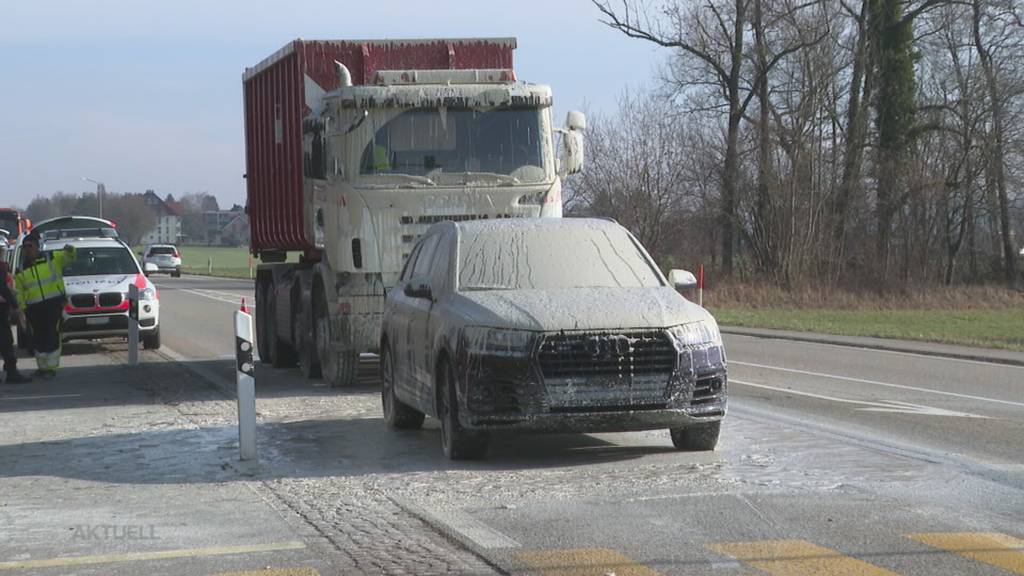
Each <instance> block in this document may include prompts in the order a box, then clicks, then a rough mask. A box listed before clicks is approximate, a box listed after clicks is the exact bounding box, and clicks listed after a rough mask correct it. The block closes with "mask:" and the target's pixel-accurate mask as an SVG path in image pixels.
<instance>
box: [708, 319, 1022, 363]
mask: <svg viewBox="0 0 1024 576" xmlns="http://www.w3.org/2000/svg"><path fill="white" fill-rule="evenodd" d="M721 330H722V333H723V334H736V335H739V336H754V337H757V338H776V339H780V340H795V341H798V342H816V343H821V344H834V345H837V346H852V347H855V348H870V349H872V350H889V351H893V352H907V353H911V354H923V355H926V356H942V357H945V358H958V359H961V360H975V361H979V362H994V363H997V364H1010V365H1014V366H1024V352H1014V351H1012V350H998V349H993V348H971V347H969V346H954V345H952V344H936V343H933V342H917V341H912V340H894V339H889V338H871V337H867V336H838V335H835V334H819V333H816V332H795V331H792V330H774V329H770V328H745V327H740V326H722V327H721Z"/></svg>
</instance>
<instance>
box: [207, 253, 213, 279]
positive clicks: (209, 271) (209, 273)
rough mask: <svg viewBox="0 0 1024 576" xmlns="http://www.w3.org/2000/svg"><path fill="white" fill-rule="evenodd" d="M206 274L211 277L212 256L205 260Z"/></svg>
mask: <svg viewBox="0 0 1024 576" xmlns="http://www.w3.org/2000/svg"><path fill="white" fill-rule="evenodd" d="M206 273H207V274H208V275H210V276H213V256H210V257H209V258H207V259H206Z"/></svg>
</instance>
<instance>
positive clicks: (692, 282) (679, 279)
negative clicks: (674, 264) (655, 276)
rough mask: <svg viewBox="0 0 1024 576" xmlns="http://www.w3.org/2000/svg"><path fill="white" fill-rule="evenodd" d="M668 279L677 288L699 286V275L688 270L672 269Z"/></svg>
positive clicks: (683, 288)
mask: <svg viewBox="0 0 1024 576" xmlns="http://www.w3.org/2000/svg"><path fill="white" fill-rule="evenodd" d="M668 281H669V283H670V284H672V286H674V287H675V289H676V290H687V289H689V288H693V287H695V286H697V277H696V276H694V275H693V272H689V271H687V270H670V271H669V273H668Z"/></svg>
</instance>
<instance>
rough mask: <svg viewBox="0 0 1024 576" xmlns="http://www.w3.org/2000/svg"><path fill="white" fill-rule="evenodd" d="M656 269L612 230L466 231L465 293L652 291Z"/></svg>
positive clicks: (494, 227)
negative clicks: (569, 290)
mask: <svg viewBox="0 0 1024 576" xmlns="http://www.w3.org/2000/svg"><path fill="white" fill-rule="evenodd" d="M657 286H661V280H660V279H659V278H658V274H657V273H656V272H655V271H654V267H653V265H652V263H651V262H650V261H649V260H648V259H647V258H646V257H645V256H644V254H643V253H642V252H641V251H640V249H639V248H637V246H636V243H634V242H633V240H632V239H631V238H630V237H629V235H628V234H626V232H625V231H623V230H618V229H614V228H609V227H607V226H583V225H579V226H572V227H566V226H552V225H545V224H542V223H538V224H535V225H531V226H525V225H516V226H508V225H503V224H502V223H501V222H498V221H496V222H495V223H493V224H487V225H478V226H473V227H469V226H467V227H466V228H464V229H463V232H462V233H461V234H460V237H459V290H461V291H474V290H527V289H540V290H545V289H547V290H551V289H562V288H650V287H657Z"/></svg>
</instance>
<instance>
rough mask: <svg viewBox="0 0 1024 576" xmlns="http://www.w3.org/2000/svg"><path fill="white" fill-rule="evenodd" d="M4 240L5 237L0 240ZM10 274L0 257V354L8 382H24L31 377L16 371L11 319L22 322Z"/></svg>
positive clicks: (16, 363)
mask: <svg viewBox="0 0 1024 576" xmlns="http://www.w3.org/2000/svg"><path fill="white" fill-rule="evenodd" d="M0 241H3V242H6V241H7V240H6V238H5V239H3V240H0ZM11 284H12V280H11V274H10V272H9V271H8V269H7V262H4V261H3V260H2V259H0V356H3V359H4V373H5V374H7V379H6V380H4V381H5V382H7V383H8V384H24V383H26V382H31V381H32V379H31V378H29V377H28V376H25V375H23V374H22V373H21V372H18V355H17V354H16V353H15V350H14V336H13V335H12V334H11V319H12V318H17V319H18V321H19V322H24V321H25V320H24V317H23V316H22V315H21V309H19V308H18V298H17V297H16V296H15V295H14V291H13V290H11Z"/></svg>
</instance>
